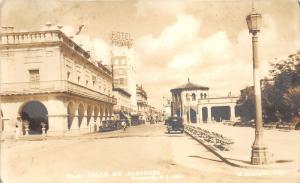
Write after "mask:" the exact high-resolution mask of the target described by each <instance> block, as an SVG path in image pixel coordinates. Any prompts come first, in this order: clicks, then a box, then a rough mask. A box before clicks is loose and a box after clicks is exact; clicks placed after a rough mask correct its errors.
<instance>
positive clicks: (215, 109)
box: [171, 80, 238, 123]
mask: <svg viewBox="0 0 300 183" xmlns="http://www.w3.org/2000/svg"><path fill="white" fill-rule="evenodd" d="M171 93H172V106H171V109H172V110H171V113H172V114H171V115H172V116H174V115H175V114H176V115H177V116H178V117H182V118H183V121H184V122H185V123H203V122H212V121H218V122H219V121H224V120H230V121H234V120H236V112H235V111H236V104H237V100H238V97H234V96H226V97H211V96H209V88H208V87H205V86H200V85H196V84H193V83H191V82H190V80H188V82H187V83H186V84H184V85H181V86H179V87H176V88H174V89H171Z"/></svg>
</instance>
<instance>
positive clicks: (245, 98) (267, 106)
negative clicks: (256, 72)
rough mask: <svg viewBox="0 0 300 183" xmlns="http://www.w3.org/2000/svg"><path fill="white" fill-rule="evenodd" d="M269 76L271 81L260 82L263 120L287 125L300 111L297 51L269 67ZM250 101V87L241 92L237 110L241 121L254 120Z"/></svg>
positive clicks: (299, 68)
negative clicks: (239, 112)
mask: <svg viewBox="0 0 300 183" xmlns="http://www.w3.org/2000/svg"><path fill="white" fill-rule="evenodd" d="M270 74H271V76H272V79H271V80H270V79H268V80H266V79H265V80H262V81H263V82H262V107H263V117H264V121H278V120H279V121H280V120H283V121H288V122H291V121H294V119H296V118H297V119H298V117H297V116H298V115H299V112H300V52H299V51H298V52H297V53H296V54H293V55H290V56H289V58H287V59H283V60H280V61H278V62H277V63H275V64H273V65H272V70H270ZM270 81H271V82H270ZM250 89H251V90H252V91H250ZM246 91H247V92H246ZM254 101H255V100H254V91H253V87H246V88H245V89H243V90H241V96H240V100H239V110H240V111H241V118H242V119H246V120H251V119H254V116H255V110H254V107H255V104H254ZM250 104H253V105H250ZM242 111H244V112H242ZM247 112H251V114H246V113H247Z"/></svg>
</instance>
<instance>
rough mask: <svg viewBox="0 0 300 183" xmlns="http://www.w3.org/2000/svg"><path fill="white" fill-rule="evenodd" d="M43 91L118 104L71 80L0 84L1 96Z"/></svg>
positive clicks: (111, 98)
mask: <svg viewBox="0 0 300 183" xmlns="http://www.w3.org/2000/svg"><path fill="white" fill-rule="evenodd" d="M43 93H71V94H75V95H79V96H83V97H88V98H92V99H96V100H100V101H103V102H108V103H112V104H117V100H116V99H115V98H113V97H110V96H107V95H105V94H103V93H100V92H97V91H95V90H92V89H90V88H87V87H84V86H81V85H78V84H76V83H72V82H69V81H41V82H20V83H1V84H0V95H1V96H5V95H28V94H43Z"/></svg>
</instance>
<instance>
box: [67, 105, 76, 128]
mask: <svg viewBox="0 0 300 183" xmlns="http://www.w3.org/2000/svg"><path fill="white" fill-rule="evenodd" d="M67 110H68V130H70V129H71V127H72V124H73V121H74V117H75V104H74V103H73V102H69V103H68V107H67Z"/></svg>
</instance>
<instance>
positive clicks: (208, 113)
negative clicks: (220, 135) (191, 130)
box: [207, 106, 211, 123]
mask: <svg viewBox="0 0 300 183" xmlns="http://www.w3.org/2000/svg"><path fill="white" fill-rule="evenodd" d="M210 122H211V107H210V106H207V123H210Z"/></svg>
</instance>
